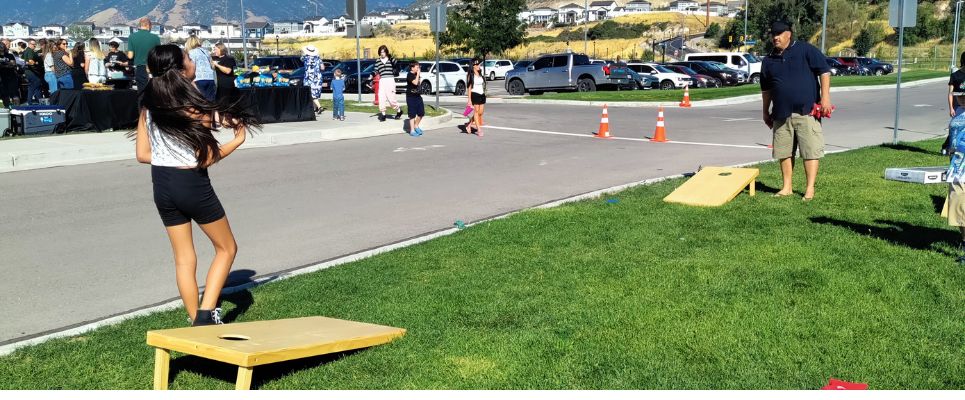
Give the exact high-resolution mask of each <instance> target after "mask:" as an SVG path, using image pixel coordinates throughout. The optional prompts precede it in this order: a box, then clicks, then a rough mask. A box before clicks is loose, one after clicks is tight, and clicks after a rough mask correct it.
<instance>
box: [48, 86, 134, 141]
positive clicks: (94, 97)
mask: <svg viewBox="0 0 965 400" xmlns="http://www.w3.org/2000/svg"><path fill="white" fill-rule="evenodd" d="M50 100H51V104H56V105H58V106H61V107H63V108H64V109H65V111H66V114H67V130H68V131H89V130H96V131H98V132H103V131H106V130H109V129H114V130H121V129H133V128H136V127H137V117H138V114H137V91H135V90H78V89H61V90H58V91H57V92H56V93H54V95H53V96H51V99H50Z"/></svg>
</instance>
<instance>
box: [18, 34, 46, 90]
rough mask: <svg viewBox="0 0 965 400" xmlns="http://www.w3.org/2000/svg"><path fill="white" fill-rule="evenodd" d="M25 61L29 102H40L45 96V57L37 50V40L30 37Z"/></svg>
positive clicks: (25, 52)
mask: <svg viewBox="0 0 965 400" xmlns="http://www.w3.org/2000/svg"><path fill="white" fill-rule="evenodd" d="M22 54H23V61H24V63H26V64H27V67H26V72H25V73H24V75H25V76H26V77H27V84H28V87H27V100H26V102H27V103H30V104H34V103H39V102H40V98H41V97H42V96H43V81H44V78H43V77H44V59H43V58H41V57H40V53H38V52H37V41H36V40H34V39H30V42H28V44H27V49H26V50H24V51H23V53H22Z"/></svg>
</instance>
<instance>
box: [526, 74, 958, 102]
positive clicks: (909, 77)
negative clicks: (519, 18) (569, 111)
mask: <svg viewBox="0 0 965 400" xmlns="http://www.w3.org/2000/svg"><path fill="white" fill-rule="evenodd" d="M946 76H948V72H943V71H929V70H912V71H906V72H902V74H901V81H902V82H913V81H917V80H922V79H931V78H940V77H946ZM897 81H898V75H897V74H891V75H885V76H835V77H832V78H831V87H842V86H869V85H894V84H895V82H897ZM760 92H761V87H760V86H759V85H743V86H730V87H723V88H712V89H693V90H691V91H690V99H691V100H692V101H700V100H715V99H723V98H728V97H737V96H745V95H751V94H759V93H760ZM527 98H529V99H547V100H550V99H552V100H586V101H680V100H681V99H682V98H683V90H622V91H597V92H585V93H578V92H565V93H556V92H553V93H546V94H543V95H539V96H528V97H527Z"/></svg>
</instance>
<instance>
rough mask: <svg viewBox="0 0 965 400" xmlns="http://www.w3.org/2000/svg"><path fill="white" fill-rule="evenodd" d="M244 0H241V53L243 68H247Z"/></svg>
mask: <svg viewBox="0 0 965 400" xmlns="http://www.w3.org/2000/svg"><path fill="white" fill-rule="evenodd" d="M245 14H246V13H245V0H241V54H242V57H244V58H245V69H248V35H245V16H246V15H245Z"/></svg>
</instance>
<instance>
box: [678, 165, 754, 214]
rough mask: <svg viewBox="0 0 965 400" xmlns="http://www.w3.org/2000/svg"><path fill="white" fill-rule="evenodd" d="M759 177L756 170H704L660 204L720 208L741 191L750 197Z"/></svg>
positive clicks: (713, 168) (711, 168)
mask: <svg viewBox="0 0 965 400" xmlns="http://www.w3.org/2000/svg"><path fill="white" fill-rule="evenodd" d="M758 174H760V171H759V170H758V169H757V168H726V167H704V168H703V169H701V170H700V172H698V173H697V174H696V175H694V176H693V177H691V178H690V179H689V180H687V182H684V184H683V185H680V187H678V188H677V190H674V191H673V193H670V195H669V196H667V197H664V198H663V201H666V202H668V203H680V204H687V205H691V206H702V207H717V206H722V205H724V204H726V203H727V202H729V201H731V200H733V199H734V197H737V195H738V194H740V192H742V191H743V190H744V188H748V189H749V192H750V195H751V196H753V195H754V194H755V187H754V186H755V184H756V181H757V175H758Z"/></svg>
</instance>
